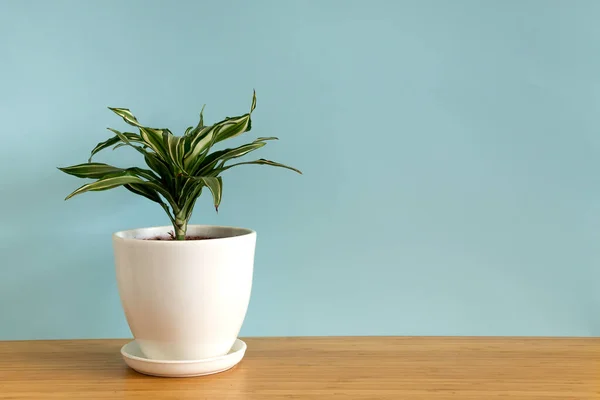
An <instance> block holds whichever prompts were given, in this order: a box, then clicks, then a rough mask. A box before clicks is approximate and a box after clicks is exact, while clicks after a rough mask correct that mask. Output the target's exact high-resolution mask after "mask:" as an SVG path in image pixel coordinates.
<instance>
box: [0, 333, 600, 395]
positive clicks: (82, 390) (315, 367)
mask: <svg viewBox="0 0 600 400" xmlns="http://www.w3.org/2000/svg"><path fill="white" fill-rule="evenodd" d="M125 342H126V341H124V340H76V341H39V342H0V399H140V400H141V399H156V400H161V399H194V400H198V399H210V400H219V399H230V400H241V399H244V400H254V399H256V400H272V399H314V400H317V399H319V400H322V399H352V400H361V399H364V400H366V399H394V400H400V399H411V400H421V399H423V400H425V399H427V400H441V399H466V400H487V399H505V398H509V399H523V400H526V399H527V400H529V399H531V400H533V399H535V400H557V399H570V400H582V399H600V368H599V366H600V339H584V338H581V339H567V338H565V339H550V338H435V337H430V338H415V337H352V338H350V337H346V338H332V337H330V338H251V339H246V342H247V343H248V352H247V354H246V357H245V358H244V360H243V361H242V362H241V363H240V364H239V365H238V366H237V367H235V368H234V369H232V370H230V371H227V372H224V373H222V374H219V375H213V376H208V377H199V378H185V379H173V378H171V379H170V378H153V377H148V376H144V375H140V374H138V373H136V372H134V371H132V370H130V369H129V368H128V367H127V366H126V365H125V364H124V363H123V361H122V360H121V357H120V354H119V349H120V347H121V346H122V345H123V344H124V343H125Z"/></svg>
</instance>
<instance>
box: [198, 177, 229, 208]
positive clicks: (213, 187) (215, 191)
mask: <svg viewBox="0 0 600 400" xmlns="http://www.w3.org/2000/svg"><path fill="white" fill-rule="evenodd" d="M200 180H201V181H202V183H204V185H205V186H206V187H208V189H210V192H211V193H212V196H213V202H214V204H215V210H217V212H218V211H219V204H221V196H222V194H223V179H221V177H218V178H214V177H201V178H200Z"/></svg>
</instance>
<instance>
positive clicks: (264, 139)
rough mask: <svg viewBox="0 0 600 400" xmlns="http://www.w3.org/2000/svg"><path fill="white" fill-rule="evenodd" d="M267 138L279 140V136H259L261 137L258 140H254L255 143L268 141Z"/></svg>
mask: <svg viewBox="0 0 600 400" xmlns="http://www.w3.org/2000/svg"><path fill="white" fill-rule="evenodd" d="M267 140H279V138H277V137H275V136H269V137H259V138H256V140H255V141H254V142H255V143H256V142H264V141H267Z"/></svg>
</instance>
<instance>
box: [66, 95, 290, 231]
mask: <svg viewBox="0 0 600 400" xmlns="http://www.w3.org/2000/svg"><path fill="white" fill-rule="evenodd" d="M255 107H256V93H254V95H253V96H252V105H251V107H250V112H248V113H247V114H244V115H241V116H238V117H231V118H225V119H224V120H222V121H220V122H217V123H215V124H213V125H208V126H206V125H204V117H203V111H204V107H203V108H202V111H200V121H199V122H198V124H197V125H196V126H195V127H194V126H190V127H189V128H187V129H186V130H185V134H184V135H182V136H175V135H173V133H171V131H170V130H169V129H164V128H160V129H157V128H150V127H147V126H143V125H142V124H141V123H140V122H139V121H138V120H137V118H136V117H135V116H134V115H133V114H132V113H131V111H129V110H128V109H126V108H111V107H109V109H110V110H111V111H112V112H114V113H115V114H117V115H118V116H120V117H121V118H123V120H124V121H125V122H126V123H127V124H129V125H131V126H132V127H134V128H135V129H137V131H138V132H137V133H133V132H120V131H117V130H116V129H112V128H108V130H110V131H111V132H113V133H114V136H113V137H111V138H110V139H108V140H106V141H104V142H101V143H98V144H97V145H96V147H94V149H93V150H92V152H91V155H90V158H89V160H88V162H87V163H84V164H78V165H73V166H70V167H65V168H59V169H60V170H61V171H63V172H65V173H67V174H70V175H74V176H76V177H79V178H90V179H94V180H95V181H94V182H90V183H87V184H85V185H83V186H81V187H80V188H78V189H77V190H75V191H74V192H73V193H71V194H70V195H68V196H67V197H66V199H65V200H68V199H70V198H71V197H73V196H75V195H78V194H81V193H85V192H88V191H100V190H108V189H113V188H116V187H120V186H124V187H125V188H126V189H127V190H129V191H130V192H133V193H135V194H137V195H140V196H144V197H146V198H147V199H150V200H152V201H154V202H156V203H158V204H159V205H160V206H161V207H162V208H163V209H164V210H165V212H166V213H167V215H168V216H169V219H170V220H171V223H172V224H173V229H174V236H175V239H177V240H185V237H186V230H187V225H188V222H189V220H190V217H191V216H192V211H193V209H194V205H195V203H196V200H197V199H198V197H200V195H201V193H202V190H203V189H204V188H208V190H210V192H211V193H212V197H213V201H214V205H215V208H216V209H217V211H218V208H219V204H220V203H221V195H222V193H223V180H222V178H221V174H222V173H223V172H225V171H227V170H229V169H231V168H233V167H236V166H239V165H247V164H260V165H269V166H273V167H282V168H287V169H290V170H292V171H295V172H298V173H301V172H300V171H299V170H297V169H295V168H292V167H289V166H287V165H283V164H280V163H277V162H274V161H269V160H265V159H262V158H261V159H259V160H254V161H242V162H235V163H231V162H230V161H231V160H234V159H236V158H239V157H242V156H245V155H246V154H248V153H250V152H252V151H254V150H257V149H260V148H261V147H263V146H264V145H265V144H266V143H267V141H269V140H277V138H276V137H259V138H257V139H256V140H254V141H253V142H250V143H247V144H244V145H242V146H239V147H235V148H227V149H223V150H218V151H211V150H212V148H213V146H214V145H215V144H217V143H219V142H222V141H224V140H227V139H231V138H234V137H236V136H238V135H241V134H242V133H244V132H248V131H249V130H250V129H251V124H252V121H251V115H252V111H254V109H255ZM122 146H129V147H132V148H134V149H135V150H137V151H138V152H139V153H141V155H142V156H143V157H144V161H145V162H146V164H147V166H148V168H139V167H130V168H118V167H114V166H112V165H108V164H103V163H98V162H92V157H93V156H94V155H95V154H96V153H98V152H99V151H101V150H103V149H107V148H110V147H113V148H114V149H116V148H119V147H122Z"/></svg>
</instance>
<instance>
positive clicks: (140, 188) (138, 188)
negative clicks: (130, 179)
mask: <svg viewBox="0 0 600 400" xmlns="http://www.w3.org/2000/svg"><path fill="white" fill-rule="evenodd" d="M124 186H125V189H127V190H129V191H130V192H133V193H135V194H138V195H140V196H143V197H145V198H147V199H149V200H152V201H154V202H156V203H159V204H160V203H163V201H162V199H161V198H160V195H159V194H158V192H157V191H156V190H154V189H151V188H149V187H147V186H146V185H143V184H140V183H128V184H126V185H124ZM163 204H164V203H163Z"/></svg>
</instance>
